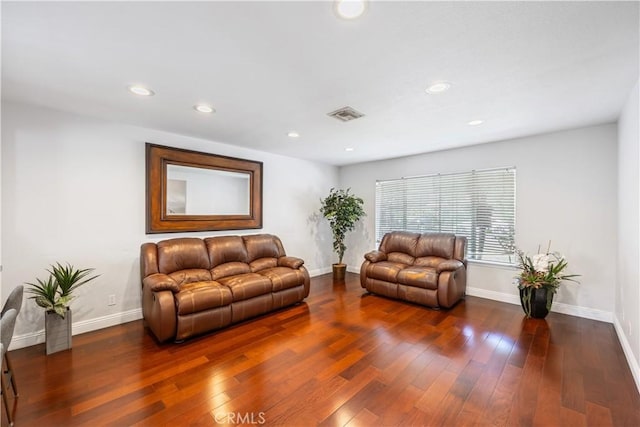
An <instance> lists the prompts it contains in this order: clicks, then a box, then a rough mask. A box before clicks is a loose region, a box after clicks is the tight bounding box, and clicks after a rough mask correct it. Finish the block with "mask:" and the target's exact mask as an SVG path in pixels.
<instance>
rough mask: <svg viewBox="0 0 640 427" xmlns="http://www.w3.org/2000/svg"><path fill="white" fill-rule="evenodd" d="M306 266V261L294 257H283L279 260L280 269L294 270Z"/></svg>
mask: <svg viewBox="0 0 640 427" xmlns="http://www.w3.org/2000/svg"><path fill="white" fill-rule="evenodd" d="M302 264H304V260H302V259H300V258H296V257H293V256H281V257H280V258H278V266H279V267H289V268H293V269H297V268H300V267H301V266H302Z"/></svg>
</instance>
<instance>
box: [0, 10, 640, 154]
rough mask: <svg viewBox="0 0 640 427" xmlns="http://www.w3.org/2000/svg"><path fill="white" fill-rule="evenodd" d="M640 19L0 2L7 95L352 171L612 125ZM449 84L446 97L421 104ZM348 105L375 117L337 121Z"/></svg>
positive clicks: (625, 92)
mask: <svg viewBox="0 0 640 427" xmlns="http://www.w3.org/2000/svg"><path fill="white" fill-rule="evenodd" d="M639 13H640V12H639V3H638V2H621V3H614V2H484V3H483V2H399V1H395V2H377V1H373V2H371V3H370V4H369V6H368V10H367V12H366V14H365V15H363V16H362V17H361V18H360V19H358V20H354V21H346V20H341V19H338V18H337V17H336V16H335V15H334V13H333V9H332V3H331V2H326V1H325V2H320V1H316V2H264V1H262V2H195V3H179V2H141V3H127V2H104V3H103V2H101V3H96V2H68V3H57V2H42V3H36V2H18V3H8V2H3V3H2V97H3V99H8V100H13V101H18V102H25V103H31V104H37V105H43V106H47V107H52V108H56V109H61V110H66V111H72V112H77V113H81V114H86V115H91V116H97V117H102V118H106V119H109V120H116V121H119V122H124V123H130V124H134V125H140V126H145V127H150V128H155V129H161V130H165V131H170V132H175V133H179V134H184V135H190V136H196V137H201V138H205V139H209V140H213V141H218V142H224V143H228V144H234V145H238V146H244V147H250V148H254V149H258V150H263V151H269V152H273V153H280V154H285V155H289V156H294V157H299V158H306V159H312V160H317V161H321V162H326V163H330V164H335V165H345V164H350V163H356V162H362V161H368V160H374V159H382V158H389V157H398V156H404V155H409V154H415V153H422V152H428V151H433V150H441V149H446V148H452V147H458V146H464V145H469V144H477V143H483V142H489V141H496V140H501V139H506V138H513V137H519V136H524V135H530V134H535V133H542V132H548V131H553V130H559V129H566V128H572V127H578V126H585V125H591V124H600V123H607V122H614V121H616V120H617V118H618V116H619V114H620V111H621V109H622V106H623V105H624V102H625V100H626V98H627V97H628V96H629V94H630V91H631V89H632V87H633V85H634V84H635V82H636V81H637V80H638V76H639V75H640V74H639V65H638V51H639V41H638V38H639V35H638V34H639V26H640V25H639V22H640V21H639ZM440 80H445V81H448V82H451V84H452V87H451V89H450V90H449V91H448V92H445V93H442V94H438V95H430V94H427V93H426V92H425V90H424V89H425V88H426V87H427V86H428V85H429V83H431V82H434V81H440ZM134 83H138V84H144V85H147V86H148V87H150V88H151V89H153V90H154V91H155V92H156V95H155V96H153V97H149V98H140V97H136V96H134V95H132V94H130V93H129V92H128V91H127V86H128V85H130V84H134ZM198 102H205V103H209V104H211V105H212V106H213V107H214V108H215V109H216V110H217V112H216V113H215V114H212V115H204V114H202V113H197V112H196V111H194V110H193V105H194V104H196V103H198ZM346 105H348V106H351V107H353V108H355V109H356V110H358V111H360V112H362V113H364V114H366V116H365V117H363V118H360V119H358V120H355V121H351V122H340V121H338V120H336V119H333V118H330V117H328V116H327V113H329V112H331V111H334V110H336V109H338V108H340V107H343V106H346ZM472 119H482V120H485V122H484V124H482V125H480V126H468V125H467V122H468V121H470V120H472ZM290 130H296V131H297V132H299V133H300V135H301V136H300V138H297V139H291V138H289V137H287V133H288V132H289V131H290ZM346 147H352V148H353V149H354V151H352V152H346V151H345V148H346Z"/></svg>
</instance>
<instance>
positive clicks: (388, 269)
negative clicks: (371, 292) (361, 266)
mask: <svg viewBox="0 0 640 427" xmlns="http://www.w3.org/2000/svg"><path fill="white" fill-rule="evenodd" d="M405 267H407V265H406V264H400V263H395V262H390V261H381V262H376V263H373V264H369V265H368V266H367V277H370V278H372V279H377V280H383V281H385V282H394V283H395V282H397V276H398V272H400V270H402V269H403V268H405Z"/></svg>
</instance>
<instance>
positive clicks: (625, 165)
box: [615, 83, 640, 390]
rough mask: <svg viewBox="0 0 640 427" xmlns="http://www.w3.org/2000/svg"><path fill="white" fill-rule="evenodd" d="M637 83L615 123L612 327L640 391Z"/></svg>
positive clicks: (639, 154)
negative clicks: (615, 250)
mask: <svg viewBox="0 0 640 427" xmlns="http://www.w3.org/2000/svg"><path fill="white" fill-rule="evenodd" d="M639 98H640V88H639V86H638V83H636V86H635V87H634V88H633V90H632V91H631V93H630V95H629V99H628V100H627V103H626V105H625V107H624V109H623V110H622V114H621V116H620V120H619V121H618V281H617V286H616V290H617V292H616V304H615V325H616V331H617V332H618V336H619V337H620V341H621V342H622V346H623V348H624V350H625V354H626V356H627V360H628V361H629V366H631V371H632V372H633V375H634V378H635V381H636V385H637V386H638V390H640V292H639V290H638V285H639V283H640V262H639V261H640V250H639V249H638V241H639V240H640V229H639V227H638V225H639V223H640V209H639V198H640V174H639V173H638V170H640V149H639V148H638V145H639V144H640V131H639V129H638V127H639V126H638V121H639V116H640V111H639V109H638V99H639Z"/></svg>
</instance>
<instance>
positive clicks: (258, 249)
mask: <svg viewBox="0 0 640 427" xmlns="http://www.w3.org/2000/svg"><path fill="white" fill-rule="evenodd" d="M242 239H243V240H244V244H245V246H246V248H247V256H248V261H249V263H251V262H252V261H254V260H257V259H259V258H276V259H277V258H280V257H281V256H285V255H286V254H285V253H284V249H283V248H282V243H280V239H278V238H277V237H275V236H272V235H270V234H254V235H251V236H243V237H242Z"/></svg>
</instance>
